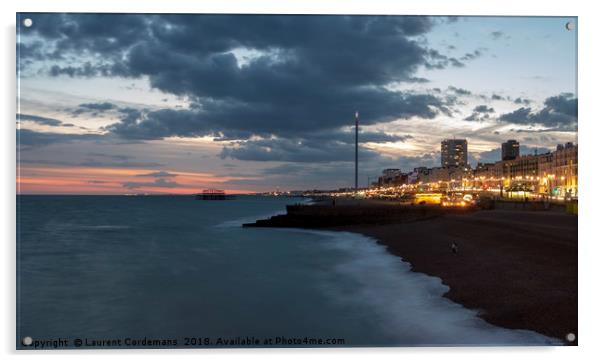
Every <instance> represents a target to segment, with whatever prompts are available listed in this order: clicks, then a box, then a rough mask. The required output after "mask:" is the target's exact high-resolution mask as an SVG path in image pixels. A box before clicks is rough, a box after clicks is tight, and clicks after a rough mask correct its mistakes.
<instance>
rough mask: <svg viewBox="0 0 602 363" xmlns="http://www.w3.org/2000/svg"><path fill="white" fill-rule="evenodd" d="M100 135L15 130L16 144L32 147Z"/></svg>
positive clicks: (95, 138) (94, 139) (90, 139)
mask: <svg viewBox="0 0 602 363" xmlns="http://www.w3.org/2000/svg"><path fill="white" fill-rule="evenodd" d="M101 137H102V136H101V135H96V134H61V133H55V132H37V131H33V130H29V129H23V128H22V129H19V130H17V146H20V147H28V148H33V147H40V146H47V145H50V144H56V143H68V142H76V141H97V140H99V139H100V138H101Z"/></svg>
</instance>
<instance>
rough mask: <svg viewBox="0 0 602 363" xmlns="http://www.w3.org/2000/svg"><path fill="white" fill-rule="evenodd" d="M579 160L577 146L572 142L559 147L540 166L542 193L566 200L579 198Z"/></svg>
mask: <svg viewBox="0 0 602 363" xmlns="http://www.w3.org/2000/svg"><path fill="white" fill-rule="evenodd" d="M577 159H578V150H577V145H574V144H573V143H572V142H567V143H566V144H564V145H558V146H557V147H556V151H554V152H552V153H550V156H549V157H548V158H547V159H546V160H544V161H543V162H542V164H541V166H540V175H539V177H540V180H541V185H542V188H541V190H540V191H541V192H542V193H546V194H550V195H552V196H558V197H564V198H574V197H577V196H578V193H577V191H578V188H577V184H578V178H577V171H578V168H577Z"/></svg>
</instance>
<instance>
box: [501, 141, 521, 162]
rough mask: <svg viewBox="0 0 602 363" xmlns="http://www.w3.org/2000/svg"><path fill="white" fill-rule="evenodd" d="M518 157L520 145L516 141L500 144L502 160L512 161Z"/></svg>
mask: <svg viewBox="0 0 602 363" xmlns="http://www.w3.org/2000/svg"><path fill="white" fill-rule="evenodd" d="M519 156H520V144H519V143H518V141H516V140H508V141H506V142H503V143H502V160H514V159H516V158H517V157H519Z"/></svg>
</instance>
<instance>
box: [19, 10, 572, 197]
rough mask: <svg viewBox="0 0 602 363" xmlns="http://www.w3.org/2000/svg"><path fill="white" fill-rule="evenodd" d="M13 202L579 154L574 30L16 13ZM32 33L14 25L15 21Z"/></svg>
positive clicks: (319, 183)
mask: <svg viewBox="0 0 602 363" xmlns="http://www.w3.org/2000/svg"><path fill="white" fill-rule="evenodd" d="M17 18H18V19H17V74H18V88H19V89H18V108H17V141H18V142H17V156H18V171H17V185H18V192H19V193H23V194H137V193H168V194H171V193H181V194H190V193H195V192H199V191H201V190H203V189H207V188H217V189H224V190H226V191H228V192H230V193H250V192H264V191H274V190H281V191H284V190H307V189H335V188H341V187H350V186H352V185H353V183H354V164H353V162H354V132H353V126H354V115H355V112H356V111H357V112H359V115H360V134H359V139H360V152H359V182H360V186H362V185H363V186H365V185H367V184H368V182H369V180H372V181H374V179H375V178H376V177H377V176H378V175H379V174H380V173H381V171H382V170H383V169H385V168H400V169H402V170H404V171H411V170H412V169H413V168H415V167H419V166H427V167H433V166H438V165H439V164H440V153H439V151H440V143H441V140H443V139H446V138H465V139H467V141H468V151H469V162H470V163H471V165H472V166H473V167H474V166H475V165H476V163H477V162H493V161H497V160H499V159H500V144H501V142H503V141H506V140H508V139H515V140H518V141H519V142H520V143H521V152H522V153H534V152H536V151H537V152H545V151H546V150H551V149H554V148H555V146H556V145H557V144H559V143H565V142H569V141H570V142H574V143H576V142H577V103H578V95H577V56H576V54H577V26H575V29H573V30H570V31H569V30H567V27H566V24H567V23H568V22H573V23H574V24H575V25H577V19H576V18H569V17H564V18H563V17H423V16H319V15H298V16H293V15H195V14H192V15H174V14H162V15H157V14H155V15H153V14H59V13H53V14H42V13H34V14H23V13H21V14H18V17H17ZM25 18H29V19H31V20H32V22H33V23H32V25H31V26H30V27H26V26H24V25H23V22H22V20H23V19H25Z"/></svg>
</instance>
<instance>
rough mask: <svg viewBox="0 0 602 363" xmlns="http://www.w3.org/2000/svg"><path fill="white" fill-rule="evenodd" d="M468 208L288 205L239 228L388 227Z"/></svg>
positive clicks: (464, 210)
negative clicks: (265, 217) (278, 211)
mask: <svg viewBox="0 0 602 363" xmlns="http://www.w3.org/2000/svg"><path fill="white" fill-rule="evenodd" d="M472 211H473V209H472V208H442V207H440V206H436V205H434V206H431V205H417V206H416V205H414V206H410V205H353V204H346V205H338V206H337V205H288V206H287V207H286V214H282V215H276V216H273V217H270V218H268V219H262V220H258V221H256V222H255V223H246V224H244V225H243V227H281V228H328V227H336V226H345V225H357V224H391V223H402V222H414V221H420V220H426V219H432V218H437V217H440V216H442V215H445V214H465V213H470V212H472Z"/></svg>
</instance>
